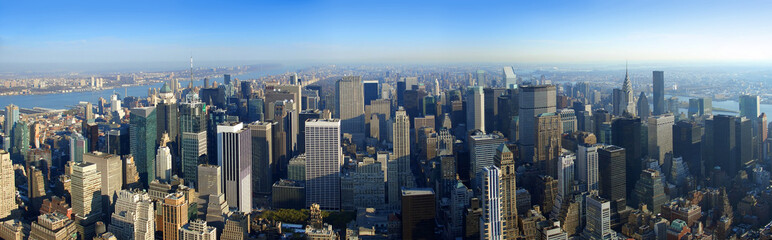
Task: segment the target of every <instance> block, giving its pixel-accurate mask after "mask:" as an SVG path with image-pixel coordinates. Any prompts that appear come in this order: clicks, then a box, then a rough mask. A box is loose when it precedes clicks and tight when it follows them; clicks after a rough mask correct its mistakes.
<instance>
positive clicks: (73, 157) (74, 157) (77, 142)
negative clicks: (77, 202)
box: [70, 132, 88, 163]
mask: <svg viewBox="0 0 772 240" xmlns="http://www.w3.org/2000/svg"><path fill="white" fill-rule="evenodd" d="M86 152H88V144H87V143H86V138H84V137H83V135H80V133H76V132H75V133H72V134H70V162H76V163H78V162H83V154H84V153H86Z"/></svg>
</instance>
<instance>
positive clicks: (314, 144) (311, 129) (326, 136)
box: [306, 119, 343, 210]
mask: <svg viewBox="0 0 772 240" xmlns="http://www.w3.org/2000/svg"><path fill="white" fill-rule="evenodd" d="M340 136H341V122H340V120H338V119H309V120H307V121H306V205H308V206H311V204H314V203H316V204H319V206H320V207H321V208H322V209H329V210H337V209H340V203H341V201H340V166H341V164H343V152H342V149H341V146H340Z"/></svg>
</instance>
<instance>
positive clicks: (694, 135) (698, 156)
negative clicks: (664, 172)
mask: <svg viewBox="0 0 772 240" xmlns="http://www.w3.org/2000/svg"><path fill="white" fill-rule="evenodd" d="M703 132H704V128H703V126H700V125H699V124H697V123H696V122H693V121H685V120H682V121H679V122H678V123H676V124H675V125H673V157H682V158H683V160H684V162H686V164H687V165H688V166H689V172H690V173H691V175H692V176H694V177H696V178H697V179H702V176H703V175H702V172H703V170H702V169H703V162H702V137H703ZM707 170H710V168H708V169H707Z"/></svg>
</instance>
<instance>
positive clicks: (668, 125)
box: [648, 114, 675, 165]
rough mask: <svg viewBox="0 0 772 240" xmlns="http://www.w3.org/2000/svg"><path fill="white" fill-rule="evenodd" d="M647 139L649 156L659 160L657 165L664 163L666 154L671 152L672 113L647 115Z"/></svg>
mask: <svg viewBox="0 0 772 240" xmlns="http://www.w3.org/2000/svg"><path fill="white" fill-rule="evenodd" d="M648 124H649V128H648V134H649V135H648V139H649V144H648V145H649V157H650V158H652V159H656V160H657V161H659V165H662V164H664V163H665V158H666V156H672V154H673V124H675V119H674V117H673V115H672V114H665V115H657V116H653V117H649V123H648Z"/></svg>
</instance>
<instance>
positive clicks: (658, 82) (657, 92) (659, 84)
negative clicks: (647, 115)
mask: <svg viewBox="0 0 772 240" xmlns="http://www.w3.org/2000/svg"><path fill="white" fill-rule="evenodd" d="M652 75H653V82H654V99H653V101H654V109H653V114H654V115H661V114H665V111H666V110H665V72H663V71H654V72H652Z"/></svg>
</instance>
